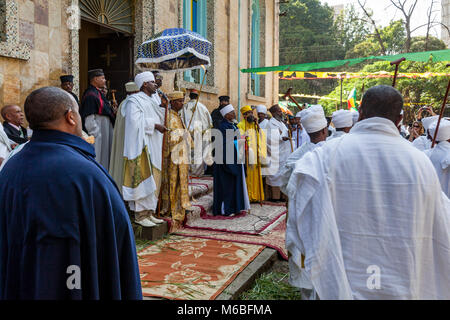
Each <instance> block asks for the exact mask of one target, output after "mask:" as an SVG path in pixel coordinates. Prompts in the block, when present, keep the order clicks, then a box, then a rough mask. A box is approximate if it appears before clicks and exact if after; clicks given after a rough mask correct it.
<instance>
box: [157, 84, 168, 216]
mask: <svg viewBox="0 0 450 320" xmlns="http://www.w3.org/2000/svg"><path fill="white" fill-rule="evenodd" d="M158 94H160V97H161V98H162V99H165V100H166V101H167V104H166V107H165V113H164V127H165V128H167V116H168V115H169V112H168V110H169V99H168V98H167V97H166V95H165V94H164V93H162V92H158ZM167 133H168V130H166V131H164V134H163V143H162V156H161V185H160V187H159V195H158V206H157V208H156V216H157V217H158V218H160V214H161V202H162V187H163V181H164V174H163V172H164V169H165V167H164V165H165V161H164V160H165V159H164V149H165V148H166V140H167V139H168V138H169V136H168V135H167ZM167 170H169V169H168V168H167ZM167 174H169V172H168V173H167ZM168 181H169V182H170V177H169V179H168ZM169 198H170V185H169ZM169 206H170V199H169Z"/></svg>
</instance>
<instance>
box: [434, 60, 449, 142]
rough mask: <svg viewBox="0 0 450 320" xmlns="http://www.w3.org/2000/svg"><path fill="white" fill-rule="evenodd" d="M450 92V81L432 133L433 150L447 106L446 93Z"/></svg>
mask: <svg viewBox="0 0 450 320" xmlns="http://www.w3.org/2000/svg"><path fill="white" fill-rule="evenodd" d="M448 67H450V64H447V68H448ZM449 91H450V79H449V80H448V85H447V91H446V92H445V96H444V102H443V103H442V108H441V113H440V114H439V119H438V122H437V126H436V132H435V133H434V137H433V143H432V144H431V148H434V145H435V144H436V137H437V134H438V131H439V125H440V124H441V120H442V117H443V116H444V110H445V105H446V104H447V98H448V93H449Z"/></svg>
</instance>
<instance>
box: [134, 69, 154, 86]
mask: <svg viewBox="0 0 450 320" xmlns="http://www.w3.org/2000/svg"><path fill="white" fill-rule="evenodd" d="M149 81H155V76H154V75H153V73H151V72H150V71H145V72H142V73H139V74H138V75H136V77H135V78H134V83H136V85H137V87H138V88H139V90H141V88H142V85H143V84H144V82H149Z"/></svg>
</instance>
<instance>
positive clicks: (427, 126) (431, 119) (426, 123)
mask: <svg viewBox="0 0 450 320" xmlns="http://www.w3.org/2000/svg"><path fill="white" fill-rule="evenodd" d="M438 119H439V116H432V117H428V118H423V119H422V120H421V122H422V125H423V128H424V129H425V132H426V131H428V130H429V129H430V126H431V124H432V123H433V122H435V121H437V120H438Z"/></svg>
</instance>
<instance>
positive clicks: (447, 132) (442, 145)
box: [425, 118, 450, 198]
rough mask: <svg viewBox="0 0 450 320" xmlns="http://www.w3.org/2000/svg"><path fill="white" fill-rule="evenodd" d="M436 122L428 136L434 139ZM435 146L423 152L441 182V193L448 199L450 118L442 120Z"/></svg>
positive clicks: (449, 187)
mask: <svg viewBox="0 0 450 320" xmlns="http://www.w3.org/2000/svg"><path fill="white" fill-rule="evenodd" d="M436 128H437V121H435V122H434V123H433V124H431V126H430V128H429V130H430V135H431V136H432V137H434V135H435V133H436ZM436 143H437V144H436V145H435V146H434V148H432V149H428V150H426V151H425V154H426V155H427V156H428V157H429V158H430V160H431V162H432V163H433V166H434V168H435V169H436V173H437V175H438V177H439V181H440V182H441V187H442V191H444V193H445V194H446V195H447V197H449V198H450V118H442V119H441V123H440V124H439V130H438V134H437V136H436Z"/></svg>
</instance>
